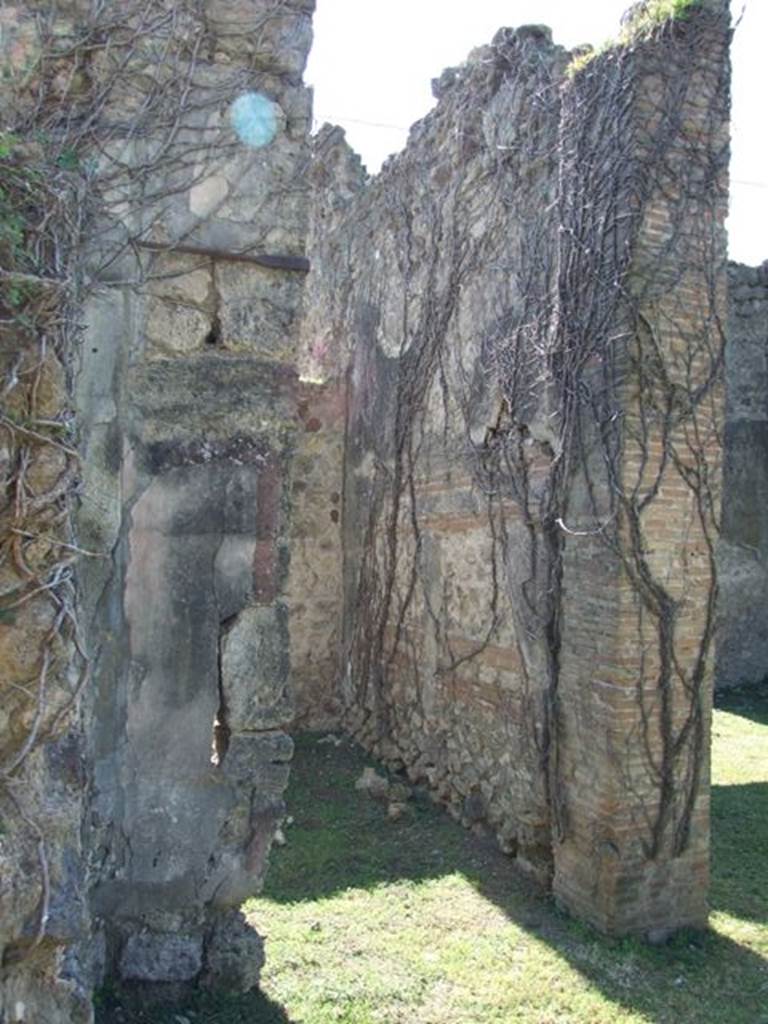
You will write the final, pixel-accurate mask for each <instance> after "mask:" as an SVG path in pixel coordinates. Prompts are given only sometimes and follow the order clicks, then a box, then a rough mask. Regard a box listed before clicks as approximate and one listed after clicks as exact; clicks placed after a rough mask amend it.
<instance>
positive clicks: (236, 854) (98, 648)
mask: <svg viewBox="0 0 768 1024" xmlns="http://www.w3.org/2000/svg"><path fill="white" fill-rule="evenodd" d="M311 6H312V5H311V4H307V3H303V2H302V3H298V2H297V3H287V4H280V5H274V4H271V3H269V2H254V0H250V2H242V3H236V4H229V3H227V4H220V3H215V2H211V3H209V4H207V5H206V19H207V20H206V27H207V30H208V31H209V32H210V33H212V42H211V44H210V47H209V49H208V51H207V52H208V54H209V55H210V56H209V57H208V58H207V60H208V62H207V63H206V62H203V64H202V66H201V68H200V69H198V71H197V73H196V76H195V79H194V82H193V88H197V90H198V92H197V96H196V102H193V104H192V109H193V110H196V109H197V108H198V107H199V109H200V110H201V111H202V112H203V113H202V114H197V115H196V116H197V119H198V120H200V121H201V122H202V123H201V124H200V125H199V126H197V128H198V131H199V132H202V133H205V132H206V131H208V132H210V133H211V136H212V140H213V141H212V143H211V144H209V147H208V149H207V151H206V152H205V153H203V154H201V155H200V156H199V157H198V163H197V166H196V167H195V168H194V177H193V179H192V180H191V181H190V182H189V183H188V185H187V187H185V188H184V189H176V190H175V191H174V193H173V195H172V196H171V197H170V198H165V201H164V205H163V208H162V211H161V212H160V214H159V216H157V217H154V216H153V214H154V213H155V211H154V210H153V208H152V207H151V206H149V207H148V208H147V207H146V206H145V208H143V209H142V211H141V213H142V216H143V217H144V219H145V222H146V223H149V224H150V225H151V227H150V229H149V230H146V231H144V232H142V234H141V238H140V242H139V246H140V247H142V246H143V249H144V251H145V253H146V258H145V262H144V264H143V266H142V274H143V279H144V282H145V283H143V284H142V285H141V287H139V288H138V289H126V288H124V287H120V286H119V285H115V286H113V287H109V288H106V289H104V291H103V292H102V294H101V295H99V296H98V297H97V298H95V299H94V300H93V301H92V302H91V304H90V307H89V310H88V334H87V337H86V339H85V343H84V345H83V348H82V360H81V365H80V372H79V376H78V404H79V407H80V409H81V413H82V415H83V417H84V420H85V422H86V423H87V424H88V430H87V441H86V451H85V459H86V482H85V489H84V496H83V505H82V514H81V516H80V531H81V535H82V538H83V543H84V544H87V545H89V546H90V547H92V548H93V547H97V548H99V549H100V550H106V551H108V552H110V557H109V560H108V561H106V562H101V563H99V564H96V565H91V566H89V568H88V575H87V577H86V578H85V580H84V591H85V595H86V598H85V603H86V605H87V615H88V625H89V635H90V637H91V641H92V644H93V647H94V652H95V658H94V677H95V686H94V690H93V707H92V714H93V728H92V758H93V776H92V799H91V804H90V810H89V815H90V817H89V829H90V843H91V852H92V871H93V878H94V884H93V890H92V907H93V912H94V915H95V919H96V922H97V925H98V927H99V928H100V929H101V932H102V934H103V935H104V938H105V942H106V952H105V956H106V964H107V974H108V975H109V976H110V977H111V978H113V979H114V980H116V981H118V982H119V983H120V984H123V985H125V986H127V987H133V988H137V989H140V990H145V989H146V990H148V991H149V990H151V991H152V992H157V993H160V994H162V995H170V994H173V993H174V992H175V991H177V990H178V989H179V988H183V987H184V986H188V985H191V984H204V985H223V986H226V987H228V988H230V989H248V988H250V987H252V986H253V985H255V984H256V982H257V980H258V973H259V968H260V965H261V962H262V959H263V956H262V953H261V942H260V939H259V937H258V935H256V933H255V932H253V931H252V930H250V929H249V928H247V927H245V925H244V922H243V919H242V917H241V915H240V913H239V907H240V906H241V904H242V902H243V901H244V900H245V899H246V898H247V897H248V896H250V895H252V894H254V893H255V892H257V891H258V889H259V888H260V885H261V882H262V879H263V875H264V871H265V868H266V858H267V855H268V851H269V847H270V844H271V839H272V835H273V832H274V828H275V825H276V823H277V821H278V820H279V817H280V815H281V814H282V808H283V805H282V792H283V789H284V787H285V784H286V781H287V775H288V763H289V761H290V758H291V753H292V742H291V740H290V738H289V737H288V735H287V734H286V732H285V731H284V728H285V726H286V725H287V723H288V722H289V721H290V720H291V718H292V716H293V710H294V709H293V700H292V696H291V692H290V686H289V670H290V662H289V633H288V609H287V606H286V603H285V599H284V590H285V584H286V578H287V571H288V545H289V536H290V506H291V461H292V454H293V449H294V438H295V434H296V408H297V376H296V372H295V369H294V363H295V351H296V339H297V324H298V317H297V313H298V310H299V307H300V303H301V294H302V289H303V285H304V277H305V271H306V265H305V261H304V259H303V256H302V253H303V250H304V243H305V235H306V221H307V214H306V208H307V190H306V183H305V172H306V163H307V157H308V147H307V141H306V140H307V133H308V129H309V123H310V96H309V93H308V90H306V89H305V88H304V87H303V86H302V85H301V72H302V68H303V65H304V61H305V59H306V54H307V49H308V46H309V41H310V38H311V34H310V30H309V25H310V15H311ZM209 81H213V82H216V84H217V86H218V87H219V88H220V87H221V85H222V83H225V82H229V83H231V89H232V92H231V94H230V97H229V103H230V104H231V103H233V102H240V97H243V96H244V97H246V99H247V98H248V97H249V96H252V95H253V94H254V93H258V94H259V95H260V96H261V97H266V98H267V100H268V101H269V102H270V103H271V105H272V106H271V116H272V122H271V124H269V125H268V126H267V127H268V129H269V130H270V132H271V134H272V135H273V136H274V137H273V138H269V137H267V138H266V139H265V138H260V137H253V133H254V132H255V133H256V135H257V136H258V132H259V131H261V127H260V123H259V120H258V116H257V115H258V113H259V112H258V111H255V112H254V111H253V110H250V111H249V110H248V108H247V107H246V109H245V114H244V115H243V117H242V118H241V120H240V125H239V127H240V140H238V139H236V138H235V136H234V132H233V131H232V128H231V127H230V126H229V124H228V120H227V118H228V109H227V107H224V108H223V109H214V110H210V109H209V104H208V99H207V95H206V88H207V87H208V82H209ZM229 109H230V110H232V109H233V108H232V107H229ZM233 123H234V124H235V125H236V126H237V115H236V113H235V114H234V115H233ZM198 137H203V138H204V135H203V136H198ZM220 137H221V138H222V139H223V140H224V141H227V142H228V143H229V144H228V146H226V147H221V148H219V147H218V146H217V144H216V140H217V139H219V138H220ZM171 173H173V171H171ZM157 184H158V185H159V188H158V191H159V192H161V193H162V191H163V186H165V185H166V181H165V180H163V181H161V182H159V183H157ZM176 242H179V243H182V244H181V245H180V246H179V248H178V251H176V252H173V249H174V243H176ZM166 249H167V250H168V252H165V251H164V250H166ZM147 260H148V262H147ZM123 262H125V261H123ZM121 274H123V275H124V274H125V269H124V267H121ZM115 276H117V274H115Z"/></svg>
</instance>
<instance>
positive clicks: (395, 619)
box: [315, 0, 729, 933]
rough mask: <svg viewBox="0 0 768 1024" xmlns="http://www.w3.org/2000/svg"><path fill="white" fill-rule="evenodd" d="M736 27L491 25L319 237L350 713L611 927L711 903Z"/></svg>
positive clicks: (650, 924) (325, 159) (458, 810)
mask: <svg viewBox="0 0 768 1024" xmlns="http://www.w3.org/2000/svg"><path fill="white" fill-rule="evenodd" d="M638 19H639V20H638ZM728 31H729V30H728V16H727V11H726V6H725V4H723V3H721V2H719V0H712V2H709V0H708V2H703V3H696V4H693V5H692V6H691V7H690V8H689V9H688V10H687V12H686V17H684V18H681V19H678V20H674V21H670V22H664V21H655V20H654V19H653V17H651V18H650V19H647V18H646V17H645V14H644V10H639V11H638V9H636V10H635V14H634V15H633V20H631V21H630V22H629V24H628V26H627V27H626V30H625V32H624V35H623V42H622V44H621V45H616V46H615V47H612V48H610V49H609V50H608V51H607V52H606V53H604V54H602V55H599V56H597V57H593V58H592V59H586V60H585V59H583V58H580V59H579V60H578V61H577V62H576V63H575V64H571V63H570V62H571V56H570V55H568V54H566V53H565V52H564V51H563V50H561V49H560V48H558V47H556V46H554V45H553V44H552V42H551V39H550V37H549V34H548V32H547V30H544V29H541V28H538V27H527V28H524V29H519V30H517V31H512V30H502V31H501V32H500V33H498V34H497V36H496V37H495V39H494V41H493V43H492V44H491V46H489V47H485V48H482V49H480V50H478V51H475V52H474V53H473V54H472V55H471V57H470V60H469V61H468V63H467V64H466V65H464V66H462V67H461V68H457V69H450V70H449V71H447V72H445V73H444V74H443V76H441V78H440V79H438V80H436V82H435V83H434V87H435V90H436V92H437V94H438V96H439V102H438V105H437V107H436V109H435V111H434V112H433V113H431V114H430V115H428V117H427V118H425V119H424V120H423V121H422V122H420V123H419V124H417V125H416V126H415V127H414V128H413V129H412V131H411V136H410V139H409V144H408V146H407V148H406V150H405V151H404V153H403V154H401V155H399V156H398V157H396V158H392V159H391V160H390V161H389V162H388V163H387V164H386V165H385V167H384V169H383V170H382V172H381V174H380V175H379V176H378V177H377V178H375V179H374V180H373V181H371V182H370V183H368V184H364V185H363V186H362V187H358V188H357V189H352V190H351V191H350V190H349V188H348V186H347V184H345V186H344V189H343V190H342V191H344V193H345V194H344V196H343V197H342V198H341V199H340V200H339V201H338V202H337V203H336V204H334V203H332V202H328V201H326V206H325V209H326V235H325V240H324V242H323V243H322V246H323V247H322V248H321V249H320V250H318V251H320V252H322V253H323V259H322V260H318V261H317V264H318V270H317V273H318V274H319V275H321V276H322V284H319V283H318V282H319V280H320V279H318V278H316V283H315V287H316V288H318V287H319V288H322V287H323V286H324V289H325V295H326V298H325V301H326V302H327V303H328V305H329V313H328V317H327V321H328V322H329V323H331V324H332V325H333V332H334V347H335V349H336V350H337V351H338V352H341V353H345V352H349V364H350V368H349V378H348V379H349V383H348V401H347V443H346V459H345V479H344V505H343V511H342V525H343V531H342V532H343V549H344V602H345V603H344V627H343V638H342V652H341V676H342V678H341V686H340V693H341V697H342V701H343V705H344V714H345V718H346V721H347V722H348V724H349V725H350V727H351V728H352V730H353V731H354V733H355V734H356V735H357V736H358V737H359V738H360V739H361V740H362V741H363V742H364V743H365V744H366V745H367V746H368V747H369V748H370V749H372V750H374V751H375V752H376V753H377V754H379V755H380V756H382V757H384V758H385V759H386V760H387V761H388V762H389V763H390V764H391V765H393V766H394V767H401V768H405V769H406V770H407V771H408V773H409V774H410V775H411V777H412V778H414V779H419V780H424V781H425V782H427V783H428V784H429V785H430V786H431V787H432V789H433V791H434V792H435V794H436V798H438V799H440V800H442V801H444V802H445V803H446V804H447V805H448V807H449V808H450V810H451V812H452V813H453V814H454V815H455V816H456V817H457V818H460V819H461V820H462V821H464V822H465V823H466V824H481V823H486V824H487V825H489V826H490V827H491V828H492V829H493V830H494V831H495V832H496V833H497V835H498V836H499V839H500V842H501V843H502V845H503V846H504V848H505V849H508V850H510V851H511V852H513V853H514V854H515V855H516V857H517V859H518V861H519V863H520V864H521V866H522V867H524V868H525V869H527V870H528V871H530V872H531V873H533V874H534V875H536V876H537V877H538V878H540V879H542V880H544V881H546V882H550V881H551V882H552V884H553V886H554V889H555V892H556V894H557V896H558V898H559V899H560V900H561V902H562V903H563V904H564V905H566V906H568V907H570V908H571V909H573V910H574V911H575V912H577V913H579V914H580V915H582V916H584V917H586V918H588V919H589V920H591V921H593V922H594V923H596V924H597V925H598V926H599V927H601V928H603V929H605V930H607V931H614V932H620V933H623V932H643V931H655V930H658V929H659V928H665V927H676V926H679V925H685V924H696V923H701V922H702V921H703V920H704V918H705V914H706V910H705V894H706V887H707V867H706V863H707V844H708V820H707V807H708V791H707V776H708V754H707V749H708V721H709V719H708V715H709V689H710V687H709V683H710V679H711V676H710V670H711V662H712V643H713V635H714V594H715V576H714V571H713V558H714V536H715V530H716V523H717V518H718V512H717V509H718V503H719V476H720V468H719V466H720V459H719V437H720V427H721V419H722V416H721V405H722V389H721V387H720V369H721V366H722V348H723V340H724V331H723V324H724V302H725V289H724V280H725V275H724V268H725V262H724V261H725V256H724V234H723V226H722V225H723V218H724V205H725V195H726V188H725V173H726V169H727V155H728V136H727V96H728V60H727V45H728ZM569 65H570V66H569ZM566 69H568V70H566ZM349 162H350V157H349V154H348V152H346V151H345V150H344V146H343V143H342V142H341V141H340V139H339V137H338V133H336V134H334V133H333V132H330V131H327V132H325V133H324V134H323V135H321V137H320V139H319V140H318V148H317V153H316V166H319V167H321V168H322V167H323V166H324V165H325V164H326V163H328V165H329V166H339V165H345V164H346V165H347V166H349ZM330 189H331V192H332V191H333V184H331V185H330ZM316 244H320V243H316Z"/></svg>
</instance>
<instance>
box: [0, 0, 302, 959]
mask: <svg viewBox="0 0 768 1024" xmlns="http://www.w3.org/2000/svg"><path fill="white" fill-rule="evenodd" d="M286 8H287V4H286V3H284V2H277V3H275V4H273V5H272V7H271V8H268V9H267V13H266V14H265V15H264V17H263V19H262V21H261V22H260V23H259V24H256V25H250V26H249V29H250V31H251V33H252V36H251V38H252V45H253V49H254V51H255V52H256V53H257V54H258V49H259V38H260V32H262V31H263V32H267V31H269V30H270V28H271V26H272V24H273V23H274V22H275V19H279V18H280V17H281V16H282V15H283V14H284V13H285V11H286ZM207 9H208V5H207V4H206V3H204V2H203V0H161V2H157V0H121V2H119V3H111V2H103V0H92V2H90V0H89V2H82V3H80V2H64V0H61V2H57V3H44V4H43V3H41V4H29V5H27V6H26V7H24V8H14V9H11V10H9V11H4V12H2V13H3V14H4V18H3V21H2V30H3V35H2V52H1V58H2V62H3V67H2V71H3V78H2V85H0V97H1V98H2V105H3V115H2V118H3V119H2V124H1V125H0V266H1V267H2V270H0V392H1V393H2V399H1V400H0V473H2V493H0V629H2V630H3V633H4V638H5V646H4V654H5V662H6V663H5V666H4V672H3V680H2V710H3V716H4V718H3V723H2V741H3V742H2V747H0V823H1V826H0V844H2V856H3V859H4V860H5V861H6V863H7V864H9V865H20V864H25V863H27V862H28V856H29V854H31V855H32V861H33V862H36V864H37V874H38V877H39V880H40V898H39V901H38V906H37V910H36V914H35V916H36V924H35V925H34V928H32V929H31V931H30V930H29V929H28V930H27V933H26V934H25V936H24V938H23V939H22V940H19V941H18V942H16V943H14V944H13V945H10V946H8V947H7V948H6V950H5V952H4V963H10V962H13V961H14V960H17V959H19V958H23V957H25V956H27V955H29V953H30V952H31V951H32V950H34V949H35V948H36V947H37V946H39V945H40V943H41V942H42V941H43V939H44V938H45V935H46V928H47V924H48V915H49V905H50V900H51V867H50V864H49V850H48V845H47V840H46V834H45V833H46V829H45V822H44V819H43V812H42V811H41V800H42V797H43V794H41V793H40V792H39V791H38V783H39V779H38V780H37V781H36V780H35V772H36V771H37V770H38V769H36V768H35V764H36V763H37V762H38V761H39V758H40V756H41V749H42V745H43V742H44V741H45V740H46V739H48V738H51V737H55V736H59V735H60V734H61V733H62V731H63V730H64V729H66V728H68V727H69V728H72V729H75V731H76V726H75V724H74V717H73V714H74V712H75V711H76V708H77V705H78V698H79V696H80V694H81V692H82V690H83V687H84V686H85V685H86V684H87V681H88V677H89V658H88V651H87V649H86V644H85V642H84V639H83V635H82V629H81V626H80V624H79V622H78V614H77V613H78V606H77V594H76V573H77V563H78V560H79V559H80V558H83V557H89V558H102V557H107V555H106V553H104V552H98V551H87V550H83V549H82V547H80V546H79V545H78V542H77V538H76V535H75V533H74V529H73V516H72V513H73V508H74V505H75V503H76V501H77V496H78V493H79V488H80V486H81V466H80V457H79V451H78V448H79V438H78V426H77V421H76V417H75V410H74V408H73V401H72V396H71V388H72V379H73V373H74V369H75V361H76V356H77V352H78V345H79V341H80V337H81V334H82V330H83V325H82V310H83V307H84V304H85V303H86V301H87V299H88V297H89V296H90V295H92V294H93V293H94V291H95V289H97V288H98V287H100V286H102V284H103V282H104V281H105V280H108V281H110V282H114V281H120V282H122V283H125V284H130V285H140V284H142V283H143V282H144V281H146V280H148V279H150V278H152V276H153V275H156V274H158V273H160V272H161V271H164V272H165V273H166V274H167V270H165V268H164V266H163V265H162V263H160V262H159V261H160V260H161V258H162V256H163V254H164V253H166V252H172V251H173V250H174V249H175V247H176V246H177V245H179V244H182V243H183V242H184V240H185V229H184V228H183V222H182V228H181V229H179V230H175V231H174V230H171V229H169V223H170V222H171V217H172V214H173V209H174V204H175V203H176V202H177V199H178V197H179V196H181V195H183V194H185V193H187V192H188V190H189V189H190V188H191V187H193V186H194V185H195V184H196V183H197V182H198V181H200V180H201V179H202V178H203V177H205V176H206V175H208V174H210V173H211V168H212V166H215V165H216V163H217V161H221V162H226V160H227V159H229V158H231V156H232V155H233V153H234V152H235V150H236V149H237V148H238V146H239V144H238V141H237V139H236V138H235V136H234V133H233V132H232V131H231V129H230V127H229V124H228V121H227V111H228V108H229V105H230V104H231V102H232V100H233V98H234V97H235V96H237V95H238V93H240V92H242V91H243V90H246V89H248V88H253V86H254V82H256V84H258V80H259V79H258V71H256V72H255V71H254V68H249V67H246V66H239V65H233V66H231V67H230V66H224V65H223V64H222V65H217V66H216V67H215V70H214V62H215V61H216V59H217V54H216V52H215V48H216V45H217V40H220V39H221V38H222V36H223V35H225V34H226V26H225V27H224V28H223V29H222V27H221V26H220V25H213V24H211V23H210V20H209V17H208V13H207ZM235 28H236V26H235ZM254 65H255V67H256V68H257V69H258V66H259V65H258V59H257V58H254ZM267 70H268V69H267ZM254 75H256V78H254ZM254 243H255V244H256V245H258V239H254ZM126 257H128V258H126ZM25 870H26V871H27V873H30V872H31V870H32V869H31V868H30V869H25ZM4 872H5V868H4Z"/></svg>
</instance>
